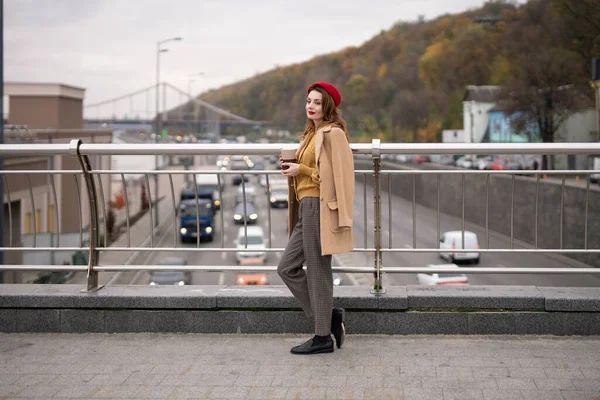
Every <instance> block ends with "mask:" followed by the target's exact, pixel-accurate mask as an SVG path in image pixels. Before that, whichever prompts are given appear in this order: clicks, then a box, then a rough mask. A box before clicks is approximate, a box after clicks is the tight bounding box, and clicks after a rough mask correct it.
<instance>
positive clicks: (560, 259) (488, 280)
mask: <svg viewBox="0 0 600 400" xmlns="http://www.w3.org/2000/svg"><path fill="white" fill-rule="evenodd" d="M265 164H266V166H267V168H274V166H272V165H270V164H269V163H268V162H266V163H265ZM212 165H215V164H212ZM215 169H217V167H216V165H215ZM270 177H272V175H270ZM249 179H250V182H249V183H250V184H252V185H253V186H254V187H255V188H256V193H257V195H256V202H255V203H256V206H257V209H258V222H257V224H258V225H260V226H262V227H263V230H264V232H265V235H268V232H269V229H268V220H269V213H270V220H271V241H272V243H271V245H272V247H274V248H283V247H285V245H286V243H287V237H288V234H287V229H286V225H287V209H286V208H281V209H277V208H270V207H269V205H268V199H267V195H266V193H265V191H264V189H263V188H262V187H261V186H260V185H259V184H258V176H250V177H249ZM225 182H226V185H225V187H224V192H223V196H222V201H223V205H222V208H221V210H220V211H217V214H216V216H215V219H216V220H215V222H216V226H215V238H214V241H213V242H203V243H200V249H208V248H219V247H221V233H222V234H223V244H224V247H235V245H234V243H233V241H234V239H235V237H236V235H237V232H238V229H239V228H240V227H243V224H241V225H240V224H236V223H234V220H233V208H234V206H235V204H234V203H235V195H236V193H237V190H238V188H239V186H234V185H232V184H231V176H228V177H226V179H225ZM366 190H367V202H366V205H367V209H366V210H365V207H364V204H365V202H364V186H363V183H362V180H361V179H357V181H356V191H355V202H354V204H355V207H354V240H355V246H356V247H363V245H364V241H365V237H366V238H367V248H368V247H373V191H372V188H371V187H370V186H367V189H366ZM391 201H392V244H393V247H394V248H403V249H404V248H412V246H413V231H412V229H413V220H412V218H413V214H412V213H413V211H412V203H411V202H409V201H407V200H405V199H403V198H400V197H397V196H392V198H391ZM382 202H383V204H382V231H383V237H382V239H383V246H384V248H387V247H388V246H389V215H388V214H389V212H388V210H389V206H388V195H387V193H384V194H383V195H382ZM221 213H223V225H222V226H221ZM365 215H366V216H367V223H366V226H365V218H364V217H365ZM164 224H165V226H163V227H161V229H160V232H161V234H159V237H158V238H157V239H156V238H155V246H165V247H169V246H172V244H173V226H172V220H171V219H168V220H167V221H164ZM460 229H461V221H460V219H458V218H455V217H451V216H448V215H445V214H441V218H440V232H444V231H448V230H460ZM466 229H467V230H470V231H473V232H475V233H477V235H478V237H479V241H480V243H481V246H482V248H485V231H484V228H482V227H478V226H474V225H473V224H470V223H467V224H466ZM437 240H438V234H437V213H436V211H435V210H430V209H426V208H424V207H421V206H417V247H428V248H435V247H436V246H437ZM178 245H179V246H181V247H185V248H195V247H196V246H197V245H196V243H195V242H193V243H181V242H180V241H179V244H178ZM490 247H491V248H510V239H509V238H507V237H504V236H501V235H498V234H495V233H492V232H490ZM514 247H515V248H520V247H523V246H520V244H519V242H518V241H515V243H514ZM172 256H177V257H181V258H183V259H184V260H185V261H186V262H187V264H188V265H236V259H235V252H221V251H201V250H200V251H194V252H192V251H188V252H177V251H173V252H171V251H166V252H160V253H156V252H148V253H145V254H142V255H141V256H139V259H138V260H137V262H136V264H143V265H154V264H158V263H159V262H160V260H161V259H163V258H166V257H172ZM280 258H281V253H280V252H272V253H268V256H267V261H266V265H277V263H278V261H279V259H280ZM445 263H447V261H445V260H442V259H441V258H439V257H438V255H437V254H435V253H385V254H383V265H384V267H385V266H392V267H422V266H427V265H428V264H445ZM334 265H340V266H369V267H371V266H373V257H372V254H368V253H358V252H353V253H346V254H341V255H338V256H335V257H334ZM471 265H473V264H471ZM479 266H481V267H534V268H542V267H590V266H589V265H586V264H583V263H581V262H578V261H575V260H571V259H569V258H567V257H565V256H562V255H543V254H530V253H525V254H524V253H520V254H506V253H502V254H501V253H489V254H482V255H481V261H480V264H479ZM467 267H468V265H467ZM467 275H468V278H469V283H470V284H472V285H535V286H561V287H565V286H572V287H584V286H591V287H598V286H600V276H599V275H581V274H578V275H577V274H573V275H571V274H569V275H564V274H475V273H473V274H467ZM268 276H269V281H270V284H275V285H280V284H283V282H282V281H281V279H280V278H279V276H277V273H275V272H271V273H269V274H268ZM149 279H150V276H149V273H147V272H143V273H140V274H136V277H135V280H134V281H133V282H130V283H131V284H148V282H149ZM342 280H343V283H342V284H344V285H366V286H370V285H371V284H372V275H371V274H345V273H344V274H342ZM235 281H236V276H235V273H233V272H193V273H192V284H194V285H215V284H219V285H234V284H235ZM119 283H120V284H124V283H123V282H119ZM383 284H384V286H395V285H415V284H418V282H417V279H416V274H414V273H406V274H385V275H384V277H383Z"/></svg>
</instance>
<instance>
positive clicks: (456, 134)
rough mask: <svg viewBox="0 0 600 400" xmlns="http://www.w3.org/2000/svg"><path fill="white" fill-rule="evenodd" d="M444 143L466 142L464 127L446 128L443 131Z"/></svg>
mask: <svg viewBox="0 0 600 400" xmlns="http://www.w3.org/2000/svg"><path fill="white" fill-rule="evenodd" d="M442 142H443V143H465V142H466V138H465V131H464V129H445V130H443V131H442Z"/></svg>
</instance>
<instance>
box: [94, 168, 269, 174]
mask: <svg viewBox="0 0 600 400" xmlns="http://www.w3.org/2000/svg"><path fill="white" fill-rule="evenodd" d="M90 174H92V175H112V174H140V175H141V174H152V175H192V174H193V175H216V174H219V175H241V174H244V175H265V174H269V175H281V170H273V169H269V170H253V171H250V170H226V171H223V170H206V169H204V170H195V169H189V170H170V171H164V170H163V171H157V170H154V169H149V170H143V169H138V170H133V169H132V170H123V171H121V170H114V169H113V170H110V169H108V170H106V169H102V170H96V171H90Z"/></svg>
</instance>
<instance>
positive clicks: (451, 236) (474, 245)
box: [439, 231, 480, 264]
mask: <svg viewBox="0 0 600 400" xmlns="http://www.w3.org/2000/svg"><path fill="white" fill-rule="evenodd" d="M462 248H463V245H462V231H448V232H444V233H443V234H442V237H441V238H440V249H442V250H446V249H447V250H452V249H462ZM464 248H465V249H466V250H471V249H473V250H476V249H477V250H478V249H479V248H480V246H479V239H478V238H477V235H476V234H475V233H474V232H471V231H465V247H464ZM439 254H440V257H441V258H445V259H447V260H448V261H450V262H454V261H463V260H464V261H471V262H473V263H475V264H478V263H479V257H480V256H479V252H475V251H473V252H467V253H461V252H457V253H455V252H448V253H446V252H441V253H439Z"/></svg>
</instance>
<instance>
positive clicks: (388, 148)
mask: <svg viewBox="0 0 600 400" xmlns="http://www.w3.org/2000/svg"><path fill="white" fill-rule="evenodd" d="M284 146H285V144H283V145H282V144H253V143H249V144H164V143H160V144H89V143H88V144H86V143H84V144H82V145H81V146H80V147H79V151H80V152H81V154H87V155H91V154H117V155H136V154H148V155H152V154H156V153H157V151H156V149H157V147H160V151H159V153H160V154H194V155H203V154H215V155H221V154H231V155H238V154H239V155H244V154H246V155H247V154H256V155H260V154H279V153H280V151H281V148H282V147H284ZM350 147H351V148H352V150H353V151H354V152H355V153H357V154H371V152H372V145H371V144H356V143H354V144H351V145H350ZM599 152H600V144H598V143H593V142H592V143H503V144H499V143H475V144H473V143H427V144H424V143H404V144H401V145H399V144H394V143H382V144H381V153H382V154H385V153H391V154H403V153H409V154H506V153H511V154H592V153H599Z"/></svg>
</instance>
